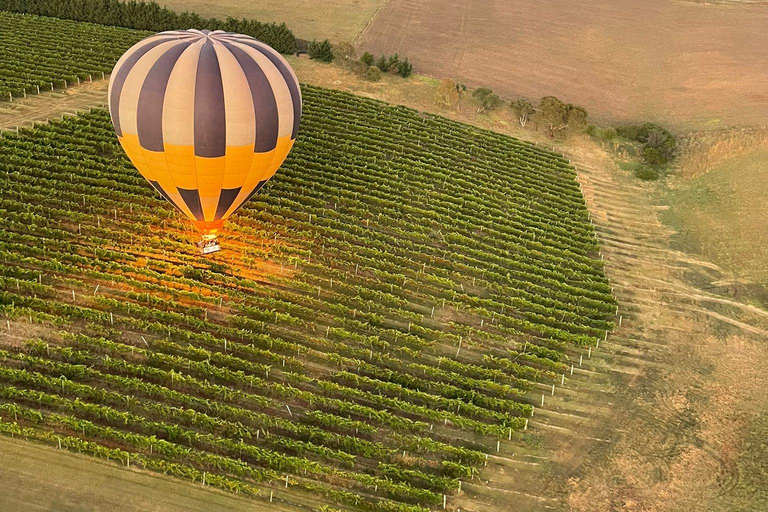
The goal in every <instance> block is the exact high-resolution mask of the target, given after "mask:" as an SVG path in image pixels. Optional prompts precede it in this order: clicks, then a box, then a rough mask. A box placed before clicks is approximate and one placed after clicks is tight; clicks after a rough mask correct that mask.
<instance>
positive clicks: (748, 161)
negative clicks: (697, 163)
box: [665, 150, 768, 298]
mask: <svg viewBox="0 0 768 512" xmlns="http://www.w3.org/2000/svg"><path fill="white" fill-rule="evenodd" d="M767 184H768V151H765V150H762V151H756V152H748V153H746V154H743V155H741V156H736V157H734V158H731V159H729V160H726V161H724V162H722V163H720V164H718V165H716V166H715V167H714V168H712V169H711V170H709V171H707V172H706V173H704V174H701V175H699V176H695V177H692V178H681V179H679V180H677V181H676V182H675V183H674V186H673V188H672V190H671V191H670V192H669V193H668V196H667V198H666V201H665V202H666V203H667V204H669V212H668V214H667V219H668V220H669V222H670V223H671V224H672V225H673V226H674V227H675V228H676V229H677V230H678V235H677V236H676V240H677V242H678V243H680V244H681V246H682V247H684V248H686V249H687V250H690V251H692V252H695V253H698V254H701V255H703V256H705V257H706V258H708V259H710V260H712V261H714V262H716V263H718V264H719V265H721V266H723V267H724V268H726V269H728V270H729V271H731V272H732V273H733V274H734V276H735V277H737V278H739V279H741V280H746V281H752V282H754V283H758V284H761V285H763V286H766V285H768V230H766V225H768V208H767V207H766V197H768V185H767ZM765 298H768V296H766V297H765Z"/></svg>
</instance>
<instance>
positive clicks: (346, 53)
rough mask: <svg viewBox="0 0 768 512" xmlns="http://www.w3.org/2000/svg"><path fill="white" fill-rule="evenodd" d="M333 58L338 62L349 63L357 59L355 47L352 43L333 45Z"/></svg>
mask: <svg viewBox="0 0 768 512" xmlns="http://www.w3.org/2000/svg"><path fill="white" fill-rule="evenodd" d="M333 58H334V59H336V60H337V61H342V62H343V61H347V60H351V59H354V58H355V47H354V46H352V43H339V44H335V45H333Z"/></svg>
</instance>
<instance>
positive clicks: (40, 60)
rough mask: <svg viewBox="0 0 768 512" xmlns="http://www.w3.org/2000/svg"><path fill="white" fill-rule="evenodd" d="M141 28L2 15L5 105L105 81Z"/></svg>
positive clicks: (0, 94)
mask: <svg viewBox="0 0 768 512" xmlns="http://www.w3.org/2000/svg"><path fill="white" fill-rule="evenodd" d="M147 35H149V32H144V31H141V30H129V29H122V28H115V27H105V26H102V25H94V24H91V23H80V22H75V21H66V20H59V19H56V18H43V17H39V16H31V15H24V14H11V13H8V12H5V11H0V101H3V100H5V101H8V100H12V99H13V97H20V96H26V95H27V94H39V93H41V92H45V91H52V90H54V88H62V87H67V86H71V85H76V84H78V83H80V82H81V81H90V80H94V79H97V78H99V79H100V78H103V76H104V75H103V74H104V73H109V72H111V71H112V67H113V66H114V65H115V62H117V59H119V58H120V56H121V55H122V54H123V52H124V51H125V50H126V49H128V48H129V47H130V46H131V45H133V44H134V43H135V42H137V41H138V40H140V39H142V38H144V37H146V36H147Z"/></svg>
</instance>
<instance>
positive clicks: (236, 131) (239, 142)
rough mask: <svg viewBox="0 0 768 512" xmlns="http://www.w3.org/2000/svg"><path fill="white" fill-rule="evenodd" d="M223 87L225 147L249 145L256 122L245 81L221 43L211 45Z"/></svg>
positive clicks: (236, 63) (254, 135)
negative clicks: (225, 129) (214, 52)
mask: <svg viewBox="0 0 768 512" xmlns="http://www.w3.org/2000/svg"><path fill="white" fill-rule="evenodd" d="M213 49H214V50H215V51H216V57H218V59H219V68H220V69H221V81H222V85H223V87H224V108H225V112H226V116H225V117H226V123H227V147H231V146H246V145H251V146H252V145H253V141H254V140H255V137H256V134H255V130H256V122H255V118H254V112H253V98H252V97H251V90H250V88H249V86H248V80H247V79H246V78H245V73H244V72H243V69H242V68H241V67H240V64H239V63H238V62H237V59H235V56H234V55H232V53H231V52H230V51H229V50H227V49H226V48H225V47H224V46H223V45H222V44H220V43H217V42H214V43H213Z"/></svg>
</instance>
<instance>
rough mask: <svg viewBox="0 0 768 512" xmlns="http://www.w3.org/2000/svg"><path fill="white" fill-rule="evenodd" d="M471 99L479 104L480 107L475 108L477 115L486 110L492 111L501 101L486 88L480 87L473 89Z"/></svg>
mask: <svg viewBox="0 0 768 512" xmlns="http://www.w3.org/2000/svg"><path fill="white" fill-rule="evenodd" d="M472 97H473V98H476V99H477V101H478V102H480V106H479V107H478V108H477V113H478V114H479V113H480V112H484V111H486V110H492V109H494V108H496V107H498V106H499V105H500V104H501V99H500V98H499V96H498V95H496V94H494V92H493V91H492V90H491V89H489V88H487V87H480V88H479V89H475V90H474V92H473V93H472Z"/></svg>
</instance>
